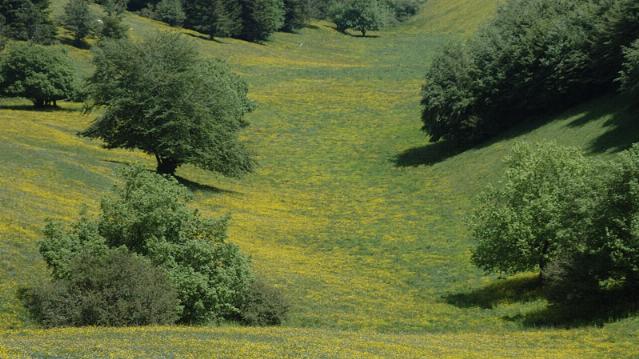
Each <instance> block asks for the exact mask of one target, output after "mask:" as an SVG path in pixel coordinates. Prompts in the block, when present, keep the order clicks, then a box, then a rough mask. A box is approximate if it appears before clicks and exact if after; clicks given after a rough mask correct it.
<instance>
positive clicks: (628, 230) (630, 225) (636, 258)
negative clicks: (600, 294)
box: [580, 145, 639, 288]
mask: <svg viewBox="0 0 639 359" xmlns="http://www.w3.org/2000/svg"><path fill="white" fill-rule="evenodd" d="M600 172H601V173H603V174H605V176H604V178H605V182H604V185H603V186H602V188H601V189H600V190H598V191H597V192H601V193H603V196H602V198H601V200H600V201H599V203H597V207H596V209H597V211H596V213H595V216H594V219H593V221H592V229H591V230H590V231H589V233H588V236H586V237H585V241H584V242H585V243H586V245H585V249H582V250H581V251H580V252H583V253H585V254H587V255H588V256H590V257H594V258H596V259H597V261H596V263H599V265H598V266H594V267H596V268H597V276H598V279H599V280H600V281H602V282H603V281H612V282H619V283H624V285H625V286H630V287H635V288H639V145H635V146H633V147H632V148H631V149H630V150H628V151H625V152H622V153H621V154H619V155H618V156H617V157H616V158H615V160H614V161H612V162H611V163H610V164H609V165H608V166H606V168H604V169H603V171H600ZM591 265H592V264H591Z"/></svg>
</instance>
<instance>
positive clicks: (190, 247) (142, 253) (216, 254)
mask: <svg viewBox="0 0 639 359" xmlns="http://www.w3.org/2000/svg"><path fill="white" fill-rule="evenodd" d="M123 177H124V182H123V183H122V184H121V185H119V186H118V187H117V190H116V195H115V196H113V197H107V198H104V199H103V201H102V205H101V214H100V216H99V217H98V218H95V219H93V218H89V217H88V216H87V215H86V214H83V215H82V216H81V218H80V220H79V221H78V222H77V223H75V224H74V225H73V226H72V227H71V228H69V229H67V228H65V227H64V226H62V225H61V224H59V223H53V222H51V223H49V224H47V226H46V228H45V231H44V234H45V238H44V240H43V241H42V243H41V245H40V252H41V254H42V255H43V257H44V259H45V261H46V262H47V264H48V266H49V267H50V268H51V273H52V281H51V283H49V284H46V285H44V286H41V287H36V288H31V289H25V290H22V292H21V297H22V300H23V302H24V303H25V305H26V307H27V308H28V309H29V310H30V312H31V313H32V315H33V317H34V318H35V319H36V320H38V321H40V322H41V323H43V324H44V325H47V326H60V325H143V324H155V323H173V322H175V321H176V320H177V321H179V322H181V323H208V322H215V321H220V320H225V319H236V318H242V320H243V321H244V322H247V323H251V324H276V323H279V322H281V320H282V318H283V316H284V314H285V311H286V310H285V307H283V306H282V305H281V304H280V300H281V299H280V297H279V295H278V294H273V292H271V291H269V290H264V289H263V288H262V287H257V288H260V289H259V290H258V291H256V290H255V288H256V287H255V286H256V285H257V286H259V284H255V279H254V275H253V272H252V270H251V268H250V265H249V260H248V258H247V257H246V256H244V255H243V254H242V253H241V252H240V251H239V249H238V247H237V246H235V245H234V244H232V243H230V242H228V240H227V238H226V226H227V221H228V219H227V218H226V217H223V218H218V219H205V218H203V217H202V216H201V215H200V214H199V212H198V211H196V210H193V209H191V208H189V207H188V202H189V201H190V195H189V192H188V191H187V190H186V188H184V187H183V186H181V185H179V184H178V183H177V182H176V180H175V179H173V178H169V177H163V176H160V175H157V174H153V173H151V172H148V171H146V170H144V169H142V168H139V167H132V168H128V169H126V170H124V171H123ZM245 316H246V317H247V318H255V320H244V319H243V318H244V317H245Z"/></svg>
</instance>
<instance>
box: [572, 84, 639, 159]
mask: <svg viewBox="0 0 639 359" xmlns="http://www.w3.org/2000/svg"><path fill="white" fill-rule="evenodd" d="M629 103H631V101H630V99H629V98H628V97H626V96H623V95H619V96H614V97H613V96H608V97H604V98H601V99H598V100H595V101H593V102H592V103H589V104H588V108H589V109H592V110H590V111H587V112H585V113H584V115H583V116H580V117H579V118H577V119H576V120H574V121H572V122H571V123H570V124H569V125H568V127H570V128H578V127H583V126H585V125H587V124H588V123H589V122H591V121H593V120H597V119H599V118H602V117H604V116H607V119H606V121H605V122H604V123H603V126H604V127H605V128H607V129H608V130H607V131H605V132H604V133H602V134H601V135H599V136H598V137H597V138H595V139H594V140H593V141H592V142H591V143H590V145H589V147H588V151H590V152H591V153H593V154H595V153H605V152H613V153H614V152H619V151H623V150H626V149H628V148H629V147H630V146H632V144H633V143H635V142H637V141H639V108H637V107H636V106H632V105H629Z"/></svg>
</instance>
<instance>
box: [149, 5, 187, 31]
mask: <svg viewBox="0 0 639 359" xmlns="http://www.w3.org/2000/svg"><path fill="white" fill-rule="evenodd" d="M150 15H151V16H150V17H152V18H154V19H156V20H159V21H163V22H165V23H167V24H169V25H171V26H182V24H183V23H184V19H185V18H186V14H185V13H184V9H183V8H182V1H181V0H161V1H160V2H158V3H157V4H155V6H153V7H152V8H151V10H150Z"/></svg>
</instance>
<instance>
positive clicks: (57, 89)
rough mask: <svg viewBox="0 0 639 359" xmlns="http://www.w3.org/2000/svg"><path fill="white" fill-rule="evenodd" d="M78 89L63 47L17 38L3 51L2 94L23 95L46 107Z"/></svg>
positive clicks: (1, 62)
mask: <svg viewBox="0 0 639 359" xmlns="http://www.w3.org/2000/svg"><path fill="white" fill-rule="evenodd" d="M76 93H77V86H76V81H75V77H74V75H73V71H72V69H71V65H70V62H69V59H68V57H67V56H66V54H65V53H64V52H62V50H60V49H57V48H53V47H48V46H43V45H37V44H34V43H29V42H27V43H25V42H15V43H11V44H10V45H9V46H7V48H6V49H5V50H4V51H3V52H2V53H1V54H0V96H6V97H24V98H27V99H29V100H31V101H32V102H33V104H34V105H35V106H36V107H45V106H55V105H56V101H58V100H64V99H69V98H73V97H75V95H76Z"/></svg>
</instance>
